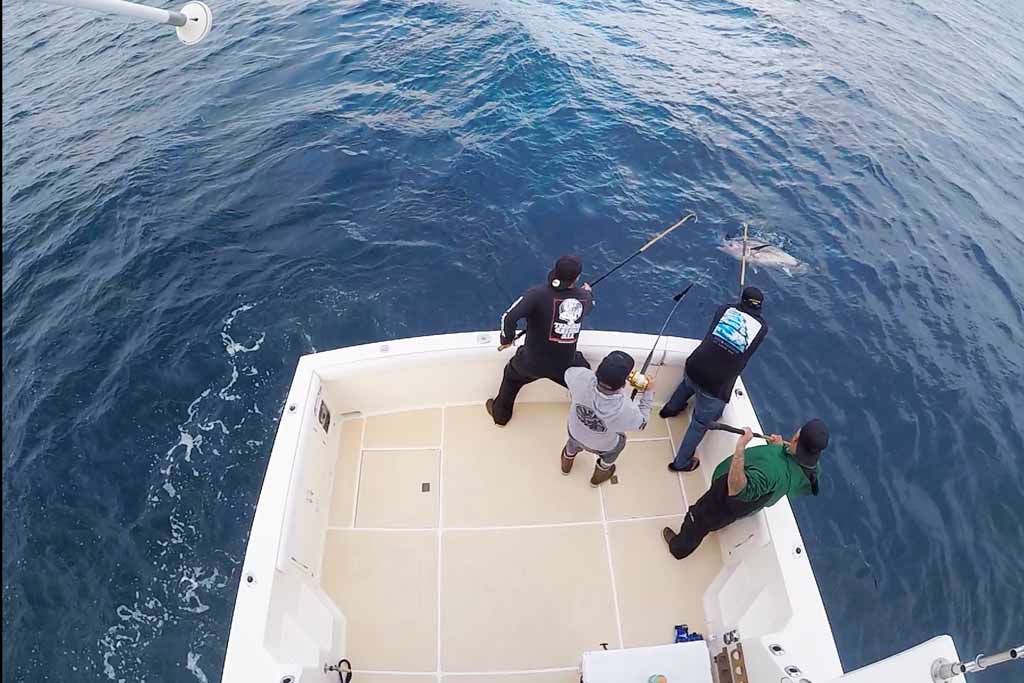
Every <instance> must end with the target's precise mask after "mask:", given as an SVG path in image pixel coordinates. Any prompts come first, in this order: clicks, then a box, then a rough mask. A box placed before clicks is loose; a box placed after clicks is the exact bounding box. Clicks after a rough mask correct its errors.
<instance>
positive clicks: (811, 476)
mask: <svg viewBox="0 0 1024 683" xmlns="http://www.w3.org/2000/svg"><path fill="white" fill-rule="evenodd" d="M753 438H754V435H753V433H752V432H751V431H750V429H746V430H744V432H743V436H741V437H740V438H739V439H738V440H737V441H736V450H735V451H733V454H732V455H731V456H729V457H728V458H726V459H725V460H723V461H722V462H721V463H720V464H719V465H718V467H716V468H715V472H714V474H713V475H712V480H711V488H709V489H708V491H707V493H705V494H704V495H703V496H701V497H700V500H698V501H697V502H696V503H695V504H693V505H691V506H690V509H689V511H687V513H686V518H685V519H684V520H683V526H682V528H681V529H680V530H679V533H678V534H677V533H675V532H673V531H672V529H670V528H669V527H665V528H664V529H663V530H662V532H661V533H662V536H663V537H664V539H665V542H666V543H668V548H669V551H670V552H671V553H672V556H673V557H675V558H676V559H677V560H681V559H683V558H684V557H687V556H689V555H690V554H691V553H692V552H693V551H694V550H696V549H697V547H698V546H699V545H700V544H701V541H703V540H704V537H705V536H707V535H708V534H709V533H711V532H712V531H718V530H719V529H722V528H725V527H727V526H729V525H730V524H732V523H733V522H735V521H736V520H738V519H742V518H743V517H746V516H748V515H752V514H754V513H755V512H757V511H758V510H761V509H762V508H766V507H770V506H772V505H775V503H777V502H779V500H780V499H781V498H782V497H783V496H803V495H807V494H808V493H810V494H812V495H815V496H816V495H818V470H819V467H818V459H819V458H820V457H821V452H822V451H823V450H825V448H826V447H827V446H828V428H827V427H826V426H825V423H824V422H822V421H821V420H819V419H818V418H814V419H813V420H811V421H810V422H808V423H807V424H805V425H804V426H803V427H801V428H800V430H799V431H797V433H796V434H794V435H793V438H791V439H790V440H789V441H785V440H784V439H783V438H782V437H781V436H779V435H778V434H773V435H772V436H771V437H770V438H769V443H768V445H767V446H755V447H754V448H751V449H749V450H745V449H746V448H747V444H748V443H750V440H751V439H753Z"/></svg>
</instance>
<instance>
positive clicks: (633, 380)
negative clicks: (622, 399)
mask: <svg viewBox="0 0 1024 683" xmlns="http://www.w3.org/2000/svg"><path fill="white" fill-rule="evenodd" d="M626 381H627V382H629V385H630V386H631V387H633V388H634V389H636V390H637V391H647V387H648V386H649V385H650V383H651V378H650V377H648V376H647V375H645V374H644V373H642V372H640V371H639V370H634V371H633V372H631V373H629V377H627V378H626Z"/></svg>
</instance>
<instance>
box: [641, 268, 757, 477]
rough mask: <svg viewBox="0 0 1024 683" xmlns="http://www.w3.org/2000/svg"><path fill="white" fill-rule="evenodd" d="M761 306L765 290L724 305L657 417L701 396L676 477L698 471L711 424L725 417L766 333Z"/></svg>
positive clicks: (753, 289) (668, 414)
mask: <svg viewBox="0 0 1024 683" xmlns="http://www.w3.org/2000/svg"><path fill="white" fill-rule="evenodd" d="M763 303H764V295H763V294H762V293H761V290H760V289H758V288H757V287H747V288H746V289H744V290H743V294H742V296H741V298H740V302H739V303H738V304H726V305H724V306H720V307H719V309H718V310H717V311H716V312H715V317H714V318H712V319H711V326H710V327H709V328H708V331H707V333H706V334H705V335H704V339H703V340H702V341H701V343H700V346H698V347H697V348H696V349H694V351H693V353H691V354H690V357H689V358H687V359H686V367H685V369H684V371H683V381H682V382H680V383H679V386H678V387H677V388H676V390H675V392H674V393H673V394H672V398H670V399H669V400H668V403H666V404H665V405H664V406H663V407H662V409H661V412H660V413H659V414H660V415H661V416H662V417H664V418H669V417H673V416H675V415H678V414H679V413H681V412H683V410H684V409H685V408H686V404H687V402H688V401H689V400H690V397H692V396H694V395H696V397H697V399H696V402H695V403H694V405H693V416H692V418H691V419H690V426H689V428H687V430H686V435H685V436H684V437H683V441H682V443H680V444H679V451H678V452H677V453H676V457H675V460H673V461H672V462H670V463H669V465H668V468H669V469H670V470H672V471H673V472H692V471H693V470H695V469H697V467H699V466H700V460H699V459H698V458H696V457H695V456H694V453H695V452H696V451H697V446H698V445H699V444H700V441H701V439H703V438H704V433H705V432H707V430H708V427H707V425H708V424H709V423H711V422H714V421H715V420H717V419H718V418H720V417H722V412H723V411H724V410H725V404H726V403H728V402H729V398H730V397H731V396H732V388H733V385H734V384H735V383H736V378H737V377H739V376H740V373H741V372H743V368H745V367H746V366H747V361H749V360H750V357H751V356H753V355H754V351H757V347H759V346H760V345H761V342H762V341H764V338H765V335H767V334H768V325H767V323H765V321H764V318H763V317H761V305H762V304H763Z"/></svg>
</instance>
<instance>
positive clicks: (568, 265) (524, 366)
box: [486, 256, 594, 425]
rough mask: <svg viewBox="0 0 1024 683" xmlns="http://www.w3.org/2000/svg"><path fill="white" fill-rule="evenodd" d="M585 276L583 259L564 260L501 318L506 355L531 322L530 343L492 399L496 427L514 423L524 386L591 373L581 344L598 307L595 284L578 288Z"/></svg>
mask: <svg viewBox="0 0 1024 683" xmlns="http://www.w3.org/2000/svg"><path fill="white" fill-rule="evenodd" d="M582 272H583V262H582V261H581V260H580V259H579V257H577V256H563V257H561V258H560V259H558V261H556V262H555V267H554V268H553V269H552V270H551V272H550V273H548V281H547V283H545V284H543V285H538V286H537V287H531V288H530V289H529V290H527V291H526V293H525V294H523V295H522V296H521V297H519V298H518V299H516V301H515V302H514V303H513V304H512V306H511V307H510V308H509V309H508V310H507V311H505V313H504V315H502V316H501V346H499V347H498V350H499V351H504V350H505V349H507V348H508V347H510V346H512V344H513V343H515V340H516V323H518V322H519V321H520V320H521V319H523V318H526V343H525V344H524V345H523V346H521V347H520V348H519V349H518V350H517V351H516V355H515V356H513V357H512V360H510V361H509V362H508V365H506V366H505V374H504V376H503V377H502V380H501V388H500V389H498V395H497V396H496V397H495V398H493V399H492V398H489V399H487V403H486V407H487V412H488V413H489V414H490V416H491V418H493V419H494V424H496V425H505V424H507V423H508V421H509V420H510V419H512V409H513V406H514V405H515V401H516V396H517V395H518V394H519V390H520V389H522V388H523V387H524V386H526V385H527V384H529V383H530V382H533V381H534V380H538V379H541V378H546V379H550V380H551V381H552V382H558V383H559V384H561V385H562V386H563V387H564V386H565V371H566V370H568V369H569V368H570V367H573V366H580V367H586V368H589V367H590V364H589V363H587V361H586V359H585V358H584V357H583V354H582V353H579V352H578V351H576V341H577V339H578V338H579V334H580V330H581V329H582V328H583V319H584V318H585V317H586V316H587V314H588V313H590V309H591V308H593V307H594V297H593V295H592V294H591V292H590V285H588V284H584V285H583V286H582V287H576V280H577V279H579V276H580V273H582Z"/></svg>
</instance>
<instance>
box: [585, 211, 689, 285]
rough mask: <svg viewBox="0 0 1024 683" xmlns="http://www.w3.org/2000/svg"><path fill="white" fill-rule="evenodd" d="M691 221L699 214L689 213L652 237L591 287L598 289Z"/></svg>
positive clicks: (592, 283)
mask: <svg viewBox="0 0 1024 683" xmlns="http://www.w3.org/2000/svg"><path fill="white" fill-rule="evenodd" d="M691 220H697V214H695V213H694V212H693V211H689V212H687V214H686V215H685V216H683V217H682V218H680V219H679V220H678V221H677V222H676V223H674V224H673V225H671V226H669V227H668V228H666V229H665V230H662V231H661V232H659V233H658V234H657V235H655V236H654V237H652V238H651V239H649V240H648V241H647V243H646V244H644V246H642V247H640V248H639V249H637V250H636V251H634V252H633V253H632V254H630V255H629V256H627V257H626V258H624V259H623V260H621V261H619V263H618V264H617V265H616V266H615V267H614V268H612V269H611V270H609V271H608V272H607V273H605V274H604V275H602V276H601V277H599V278H597V279H596V280H594V281H593V282H591V283H590V286H591V287H596V286H597V283H599V282H600V281H601V280H603V279H605V278H606V277H608V276H609V275H611V274H612V273H614V272H615V271H617V270H618V269H619V268H621V267H622V266H624V265H626V264H627V263H629V262H630V261H632V260H633V259H635V258H636V257H637V256H639V255H640V254H642V253H644V252H645V251H647V250H648V249H650V248H651V246H652V245H653V244H654V243H655V242H657V241H658V240H660V239H661V238H663V237H666V236H668V234H669V233H671V232H672V231H673V230H675V229H676V228H679V227H680V226H682V225H683V223H686V222H687V221H691Z"/></svg>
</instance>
